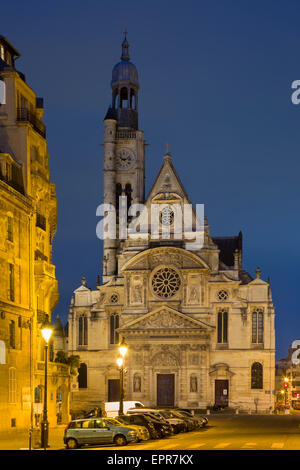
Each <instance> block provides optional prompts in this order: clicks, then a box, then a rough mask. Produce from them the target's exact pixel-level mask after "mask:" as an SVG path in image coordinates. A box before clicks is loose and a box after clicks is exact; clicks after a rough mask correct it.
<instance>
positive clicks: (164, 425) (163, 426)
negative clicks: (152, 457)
mask: <svg viewBox="0 0 300 470" xmlns="http://www.w3.org/2000/svg"><path fill="white" fill-rule="evenodd" d="M146 416H148V417H149V418H150V419H151V420H152V422H153V423H155V424H156V426H157V428H158V429H159V430H160V431H159V437H160V438H161V437H166V436H170V435H171V434H174V427H173V426H172V424H170V423H169V422H168V421H166V420H163V419H161V418H159V417H158V416H154V415H153V414H152V413H149V414H146Z"/></svg>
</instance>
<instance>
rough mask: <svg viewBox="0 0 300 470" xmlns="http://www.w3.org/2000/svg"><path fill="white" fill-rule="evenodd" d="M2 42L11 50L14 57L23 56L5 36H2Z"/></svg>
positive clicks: (0, 37)
mask: <svg viewBox="0 0 300 470" xmlns="http://www.w3.org/2000/svg"><path fill="white" fill-rule="evenodd" d="M0 42H2V43H3V44H5V45H6V46H7V47H8V48H9V49H10V52H12V53H13V55H14V56H17V57H20V56H21V54H20V52H18V51H17V49H16V48H15V47H14V46H13V45H12V44H11V43H10V42H9V41H8V40H7V39H6V37H5V36H1V35H0Z"/></svg>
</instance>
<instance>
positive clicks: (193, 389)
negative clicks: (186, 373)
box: [190, 375, 198, 393]
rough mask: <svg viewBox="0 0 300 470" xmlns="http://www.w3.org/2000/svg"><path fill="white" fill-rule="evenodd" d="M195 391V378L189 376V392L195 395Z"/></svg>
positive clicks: (196, 385) (196, 387) (196, 384)
mask: <svg viewBox="0 0 300 470" xmlns="http://www.w3.org/2000/svg"><path fill="white" fill-rule="evenodd" d="M197 390H198V381H197V377H195V376H193V375H191V378H190V391H191V392H192V393H195V392H197Z"/></svg>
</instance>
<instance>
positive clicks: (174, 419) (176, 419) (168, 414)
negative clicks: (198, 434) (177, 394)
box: [158, 409, 194, 432]
mask: <svg viewBox="0 0 300 470" xmlns="http://www.w3.org/2000/svg"><path fill="white" fill-rule="evenodd" d="M158 411H159V413H160V414H161V415H162V416H163V417H164V418H165V419H167V420H168V421H169V422H171V423H176V426H177V429H178V432H187V431H191V430H192V429H194V424H193V423H192V422H191V421H190V420H189V419H186V418H184V417H183V416H179V415H176V413H175V412H173V410H169V409H168V410H158Z"/></svg>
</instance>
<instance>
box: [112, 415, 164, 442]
mask: <svg viewBox="0 0 300 470" xmlns="http://www.w3.org/2000/svg"><path fill="white" fill-rule="evenodd" d="M118 421H120V422H121V423H123V424H125V425H129V426H131V425H138V426H145V427H146V428H147V429H148V432H149V434H150V438H151V439H158V438H159V437H160V434H161V430H162V426H163V425H162V424H161V423H156V422H155V421H154V420H153V419H151V418H150V416H147V415H146V414H142V413H137V414H130V415H123V416H118Z"/></svg>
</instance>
